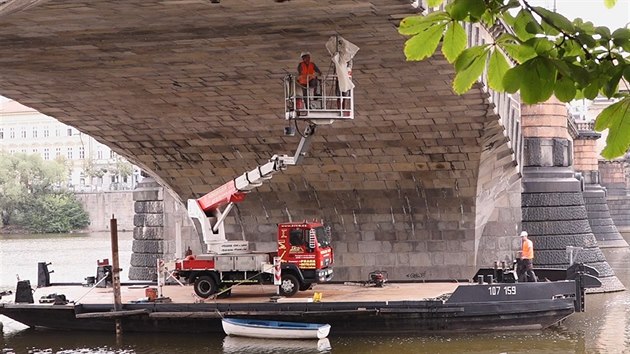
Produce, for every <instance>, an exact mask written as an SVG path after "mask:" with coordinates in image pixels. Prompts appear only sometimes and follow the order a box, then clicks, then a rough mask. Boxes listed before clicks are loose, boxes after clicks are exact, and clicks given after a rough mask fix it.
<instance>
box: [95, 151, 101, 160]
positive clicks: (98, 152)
mask: <svg viewBox="0 0 630 354" xmlns="http://www.w3.org/2000/svg"><path fill="white" fill-rule="evenodd" d="M96 158H97V159H98V160H102V159H103V152H102V151H101V150H99V151H97V152H96Z"/></svg>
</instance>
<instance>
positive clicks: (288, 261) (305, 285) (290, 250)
mask: <svg viewBox="0 0 630 354" xmlns="http://www.w3.org/2000/svg"><path fill="white" fill-rule="evenodd" d="M278 257H279V258H280V260H281V262H282V266H281V268H282V281H281V284H280V290H281V292H284V293H291V292H292V293H293V294H294V293H295V292H296V291H297V289H299V290H301V291H304V290H308V289H309V288H310V287H311V285H312V284H314V283H323V282H327V281H330V280H331V279H332V277H333V269H332V264H333V261H334V255H333V250H332V246H331V234H330V228H325V227H324V226H323V225H322V224H321V223H319V222H308V221H304V222H298V223H295V222H288V223H281V224H278ZM293 278H295V279H293ZM296 286H297V287H296Z"/></svg>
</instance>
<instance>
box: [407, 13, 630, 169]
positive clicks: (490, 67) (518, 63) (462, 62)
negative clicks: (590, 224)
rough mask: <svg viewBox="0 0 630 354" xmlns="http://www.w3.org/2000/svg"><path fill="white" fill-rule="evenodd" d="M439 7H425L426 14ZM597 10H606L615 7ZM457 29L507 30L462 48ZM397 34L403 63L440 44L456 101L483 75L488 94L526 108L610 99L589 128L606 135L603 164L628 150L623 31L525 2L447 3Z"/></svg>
mask: <svg viewBox="0 0 630 354" xmlns="http://www.w3.org/2000/svg"><path fill="white" fill-rule="evenodd" d="M442 3H443V0H429V1H428V4H429V6H431V7H435V6H439V5H441V4H442ZM604 3H605V5H606V6H608V7H612V6H614V4H615V0H605V1H604ZM461 22H468V23H481V24H482V25H485V26H486V27H488V28H489V27H491V26H493V25H495V24H496V23H497V22H502V23H504V24H507V25H508V26H509V27H510V28H511V31H507V32H506V33H503V34H501V35H500V36H498V38H495V41H494V42H493V43H486V44H483V45H479V46H474V47H471V48H465V44H466V43H467V38H466V33H465V32H464V31H463V27H462V26H461ZM399 32H400V33H401V34H403V35H407V36H411V38H409V39H408V40H407V42H406V44H405V49H404V51H405V55H406V57H407V59H408V60H423V59H425V58H428V57H430V56H431V55H433V53H434V52H435V51H436V49H437V47H438V44H439V42H440V40H441V41H442V53H443V54H444V57H445V58H446V59H447V60H448V61H449V62H450V63H453V65H454V67H455V71H456V76H455V79H454V81H453V90H454V91H455V92H456V93H458V94H462V93H464V92H466V91H468V90H469V89H470V88H471V87H472V85H473V83H474V82H475V81H476V80H478V79H479V77H480V76H481V74H482V73H483V71H484V69H487V73H488V84H489V86H490V88H492V89H493V90H496V91H501V92H509V93H515V92H517V91H520V95H521V100H522V102H523V103H526V104H534V103H540V102H544V101H546V100H548V99H549V98H550V97H551V96H552V95H555V96H556V98H558V99H559V100H560V101H563V102H570V101H572V100H574V99H582V98H586V99H590V100H592V99H594V98H595V97H597V96H598V95H603V96H606V97H608V98H614V99H617V100H618V101H617V102H616V103H614V104H613V105H612V106H610V107H609V108H607V109H605V110H604V111H603V112H602V113H601V114H600V115H599V116H598V117H597V120H596V124H595V129H596V130H598V131H602V130H604V129H608V130H609V132H608V138H607V140H606V144H607V146H606V148H605V149H604V151H603V152H602V155H603V156H604V157H606V158H609V159H610V158H615V157H618V156H622V155H623V154H625V153H626V152H627V151H628V149H629V148H630V110H629V109H628V108H629V107H630V88H629V87H628V86H627V85H628V84H627V83H628V82H629V81H630V60H629V59H628V53H629V52H630V29H628V28H620V29H617V30H614V31H611V30H610V29H609V28H607V27H603V26H595V25H594V24H593V23H591V22H585V21H583V20H582V19H580V18H577V19H575V20H572V21H571V20H569V19H567V18H566V17H564V16H562V15H561V14H558V13H555V12H551V11H549V10H547V9H545V8H542V7H538V6H532V5H531V4H529V2H528V1H526V0H520V1H518V0H453V1H451V2H449V3H448V4H447V5H446V6H445V7H444V10H443V11H435V12H431V13H430V14H429V15H427V16H421V15H420V16H410V17H407V18H405V19H403V20H402V21H401V22H400V27H399ZM510 61H511V62H512V63H513V64H514V65H513V66H510V65H509V64H508V63H509V62H510ZM620 84H622V85H624V90H622V91H621V92H620V90H619V85H620Z"/></svg>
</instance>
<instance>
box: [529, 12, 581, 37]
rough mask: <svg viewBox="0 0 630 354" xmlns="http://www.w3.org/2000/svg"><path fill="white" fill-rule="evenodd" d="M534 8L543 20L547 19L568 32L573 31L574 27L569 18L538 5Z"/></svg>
mask: <svg viewBox="0 0 630 354" xmlns="http://www.w3.org/2000/svg"><path fill="white" fill-rule="evenodd" d="M534 10H536V12H538V13H539V14H540V15H541V17H542V18H543V21H544V22H546V21H549V22H550V24H551V25H553V26H556V27H558V28H560V29H561V30H563V31H565V32H568V33H573V32H575V27H574V26H573V24H572V23H571V21H569V19H567V18H566V17H564V16H562V15H560V14H559V13H557V12H551V11H549V10H547V9H545V8H544V7H539V6H535V7H534Z"/></svg>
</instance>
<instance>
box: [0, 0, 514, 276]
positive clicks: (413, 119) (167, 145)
mask: <svg viewBox="0 0 630 354" xmlns="http://www.w3.org/2000/svg"><path fill="white" fill-rule="evenodd" d="M418 11H419V9H416V8H414V7H413V6H412V4H411V2H410V1H409V0H366V1H356V0H321V1H310V2H308V6H304V2H303V1H287V2H283V3H276V2H273V1H251V0H229V1H228V0H226V1H222V2H221V4H211V3H209V2H207V1H161V0H127V1H121V2H111V1H104V0H95V1H89V2H67V3H66V2H64V4H63V5H62V6H59V4H57V3H56V2H51V1H49V2H42V3H41V4H38V6H33V7H31V8H29V9H28V10H27V11H22V12H17V13H13V14H11V16H3V17H2V21H3V22H2V26H0V38H1V39H2V40H1V45H0V62H1V67H2V70H0V82H2V85H1V86H0V94H3V95H6V96H8V97H11V98H13V99H15V100H17V101H18V102H21V103H23V104H25V105H27V106H29V107H32V108H34V109H37V110H38V111H40V112H42V113H44V114H47V115H50V116H52V117H54V118H57V119H59V120H60V121H61V122H64V123H66V124H69V125H71V126H73V127H76V128H77V129H79V130H80V131H82V132H84V133H89V134H91V135H92V136H94V137H95V138H96V139H98V140H99V141H100V142H102V143H104V144H107V145H108V146H109V147H111V148H112V149H113V150H114V151H115V152H116V153H118V154H121V155H122V156H124V157H126V158H128V159H129V160H130V161H132V162H134V163H135V164H137V165H139V166H142V168H143V169H145V170H146V171H150V172H151V174H152V175H153V176H155V177H156V179H157V180H159V181H160V183H161V184H162V185H163V186H167V187H166V188H168V189H170V190H172V191H173V192H174V194H175V195H176V196H177V199H178V200H182V201H183V200H186V199H188V198H195V197H199V196H201V195H203V194H205V193H208V192H209V191H210V190H212V189H213V188H215V187H217V186H220V185H222V184H223V183H225V182H226V181H229V180H230V179H232V178H234V177H235V176H237V175H239V174H240V173H243V172H245V171H248V170H251V169H252V168H254V167H255V166H258V165H260V164H261V163H264V162H265V161H266V160H267V159H269V157H270V156H272V155H273V154H291V153H293V152H294V151H295V150H294V149H295V147H296V146H297V144H298V141H299V137H298V136H295V137H288V136H283V134H282V131H283V127H284V126H285V125H286V123H287V122H286V121H285V119H284V116H283V102H284V101H283V99H284V97H283V89H282V85H281V78H282V77H283V76H284V75H285V74H286V73H288V72H289V73H290V72H294V71H295V68H296V66H297V63H298V60H299V58H298V54H299V53H300V52H301V51H303V50H308V51H310V52H311V53H312V57H313V60H314V61H315V62H316V63H317V64H318V66H319V67H320V69H321V70H322V71H324V72H326V71H327V70H328V66H329V64H328V63H329V57H330V55H329V53H328V52H327V50H326V49H325V46H324V45H325V43H326V41H327V40H328V39H329V37H330V36H331V35H334V34H336V33H338V34H340V35H342V36H343V37H344V38H346V39H348V40H349V41H351V42H353V43H354V44H356V45H357V46H359V47H360V51H359V54H358V55H357V57H356V58H355V61H354V66H353V80H354V82H355V84H356V89H355V94H354V97H355V99H356V106H355V109H356V118H355V119H354V120H353V121H344V122H336V123H335V124H334V125H332V126H321V127H319V128H318V132H317V135H316V136H315V137H314V139H313V140H314V141H313V144H312V146H311V149H310V151H309V153H308V156H307V157H306V158H305V161H304V164H302V165H300V166H295V167H293V168H290V169H288V170H286V171H285V172H283V173H282V174H278V175H276V176H274V179H273V180H272V181H270V183H268V184H266V185H263V186H262V187H260V188H259V189H258V190H256V191H255V192H252V193H251V195H249V196H248V197H247V200H246V201H245V202H243V203H240V204H239V205H238V208H235V210H234V211H233V212H232V214H231V215H230V217H229V218H228V219H227V220H226V225H227V226H228V230H226V232H227V234H228V235H229V236H230V237H234V238H236V239H242V238H243V237H245V238H246V239H248V240H253V245H252V246H253V249H257V250H262V249H263V248H264V249H265V250H267V249H274V248H275V244H274V242H275V241H274V239H275V233H274V231H273V229H274V228H275V225H276V224H277V223H279V222H283V221H287V220H299V219H302V218H314V217H315V218H323V219H324V221H326V222H329V223H330V224H331V225H332V226H333V232H334V233H335V244H334V245H335V246H336V247H338V249H339V252H338V253H337V255H338V257H337V258H336V264H335V267H336V269H337V270H338V273H337V275H336V279H339V280H345V279H347V280H363V279H366V277H367V274H368V273H369V272H370V271H373V270H375V269H384V270H388V271H389V275H390V277H391V278H392V279H416V280H429V279H467V278H470V277H471V276H472V275H473V274H474V272H475V271H476V268H477V267H480V266H488V264H484V263H485V262H486V261H490V260H496V259H497V258H498V257H503V256H505V254H506V252H510V249H511V247H510V246H509V240H510V237H511V235H513V234H514V232H515V230H516V228H517V222H518V206H519V205H520V203H519V200H518V199H516V198H515V197H514V196H513V195H512V194H513V193H516V192H517V191H516V190H517V189H518V188H516V187H515V185H518V182H517V179H518V172H516V169H515V166H514V164H513V162H512V161H511V160H512V159H513V156H512V154H513V152H512V151H510V149H509V148H507V145H509V142H507V141H506V140H505V136H506V134H505V132H506V130H505V129H504V127H502V126H501V124H499V122H498V121H499V118H498V117H497V116H496V112H495V109H494V108H496V107H494V103H496V102H490V99H489V98H488V96H489V95H488V93H487V92H486V91H485V89H484V88H483V87H482V85H474V87H473V88H472V89H471V90H470V91H469V92H467V93H466V94H464V95H462V96H458V95H455V94H453V92H452V79H453V77H454V71H453V68H452V65H451V64H449V63H448V62H447V61H446V60H445V59H444V57H443V56H442V55H441V54H439V53H438V54H437V55H435V56H434V57H432V58H430V59H428V60H425V61H422V62H411V61H406V60H405V57H404V54H403V48H404V43H405V41H406V38H405V37H404V36H401V35H400V34H399V33H398V31H397V26H398V23H399V21H400V19H402V18H403V17H405V16H408V15H412V14H414V13H417V12H418ZM59 19H63V21H61V20H59ZM296 19H298V20H296ZM476 29H477V30H479V28H476ZM482 32H483V31H475V32H474V33H473V36H471V38H470V39H471V41H479V40H480V33H481V35H483V33H482ZM306 34H307V35H306ZM484 40H486V43H490V42H491V38H485V39H484ZM42 53H46V55H42ZM77 88H80V90H77ZM299 124H300V125H301V124H302V123H299ZM513 129H515V130H518V126H517V125H514V126H513ZM508 136H512V135H509V134H508ZM512 143H513V144H512V146H517V145H518V146H520V140H519V141H515V142H512ZM482 166H483V167H482ZM145 187H146V188H147V190H144V191H140V190H139V191H137V194H136V195H135V197H134V201H135V206H136V207H137V209H136V211H137V215H136V217H135V218H134V223H135V226H134V235H135V239H134V241H135V242H134V255H133V257H132V269H131V272H130V273H131V274H130V277H132V278H137V279H148V278H151V277H152V273H151V267H152V266H153V264H154V263H155V259H156V258H157V257H158V254H160V253H162V254H164V255H166V256H169V255H174V254H175V253H179V252H177V250H178V247H177V237H176V235H177V233H176V232H175V231H173V230H172V229H169V228H171V227H173V225H176V223H177V222H181V220H177V221H173V220H171V219H170V216H169V215H175V210H172V211H173V214H170V213H169V211H168V208H169V205H171V206H172V208H173V209H176V207H175V205H177V208H179V210H178V211H177V212H181V213H182V214H183V213H184V211H183V207H182V204H179V202H178V204H171V203H170V202H168V198H169V197H168V193H167V192H166V190H160V189H159V187H157V186H153V187H151V188H153V189H151V188H149V186H145ZM155 188H158V189H155ZM160 203H162V204H160ZM160 208H163V214H160ZM160 215H162V216H160ZM173 218H174V219H176V218H175V217H173ZM184 219H185V220H187V218H184ZM180 226H181V227H182V229H181V242H180V243H181V245H180V246H181V247H180V249H181V250H184V249H185V248H186V247H187V243H188V240H190V244H191V246H192V248H193V250H194V251H195V253H198V252H199V251H201V243H200V241H199V239H198V238H196V236H194V234H193V233H192V231H191V232H190V233H188V232H186V231H185V230H184V227H186V225H184V224H183V223H182V224H180ZM187 235H191V236H187ZM188 237H189V238H188ZM195 247H198V249H197V250H195ZM173 248H175V250H176V251H173Z"/></svg>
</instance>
